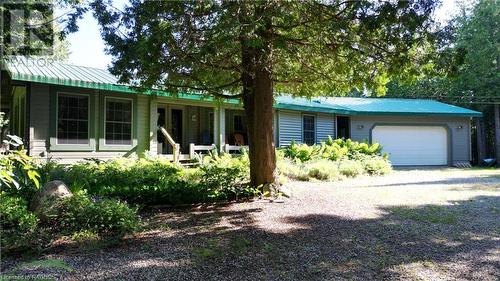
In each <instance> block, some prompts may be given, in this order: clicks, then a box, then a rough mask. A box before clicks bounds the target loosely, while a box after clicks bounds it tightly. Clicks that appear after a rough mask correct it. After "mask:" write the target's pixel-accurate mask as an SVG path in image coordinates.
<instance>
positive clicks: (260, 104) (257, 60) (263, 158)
mask: <svg viewBox="0 0 500 281" xmlns="http://www.w3.org/2000/svg"><path fill="white" fill-rule="evenodd" d="M245 3H246V2H245ZM248 3H252V5H250V6H247V5H244V4H242V5H240V6H239V8H240V9H242V10H246V11H247V12H244V13H243V12H242V13H240V16H241V18H240V21H241V22H242V24H244V23H246V22H251V21H252V20H251V19H249V18H246V17H247V16H248V15H251V17H254V18H259V19H260V20H261V21H263V22H265V25H263V26H262V27H261V28H260V29H259V30H258V31H257V32H256V33H257V35H258V36H259V37H260V39H261V40H262V41H261V42H262V44H261V45H260V46H256V45H255V44H253V43H252V40H253V39H252V38H253V36H254V35H255V34H252V32H253V31H252V32H251V33H249V34H247V33H245V32H244V30H242V33H241V34H240V42H241V47H242V49H241V58H242V61H241V65H242V67H243V71H242V74H241V80H242V84H243V93H242V94H243V95H242V96H243V98H242V99H243V106H244V108H245V113H246V117H247V134H248V140H249V147H250V151H249V158H250V182H251V185H252V186H261V187H262V189H263V190H270V191H274V185H275V184H276V182H277V181H276V178H277V176H276V175H277V174H276V151H275V146H274V130H273V126H274V110H273V104H274V97H273V79H272V67H273V62H272V44H271V36H272V32H271V27H272V25H271V18H270V17H268V16H266V15H265V9H266V7H267V6H268V4H267V3H260V5H255V6H254V3H253V2H248ZM248 11H251V12H248Z"/></svg>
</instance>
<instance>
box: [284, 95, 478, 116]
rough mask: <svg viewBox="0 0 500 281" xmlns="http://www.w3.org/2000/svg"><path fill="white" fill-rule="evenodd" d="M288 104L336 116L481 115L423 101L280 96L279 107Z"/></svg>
mask: <svg viewBox="0 0 500 281" xmlns="http://www.w3.org/2000/svg"><path fill="white" fill-rule="evenodd" d="M289 104H292V105H293V106H294V107H295V109H298V107H300V106H303V110H309V109H314V108H331V109H332V110H334V111H336V112H337V113H340V114H343V113H344V114H349V115H418V116H427V115H429V116H432V115H441V116H471V117H479V116H482V113H481V112H478V111H474V110H470V109H466V108H463V107H458V106H454V105H450V104H446V103H442V102H438V101H434V100H424V99H392V98H349V97H324V98H316V99H311V100H307V99H297V98H291V97H289V96H282V97H278V99H277V107H278V108H280V106H283V107H284V108H286V107H287V106H288V105H289Z"/></svg>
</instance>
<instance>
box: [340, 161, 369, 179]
mask: <svg viewBox="0 0 500 281" xmlns="http://www.w3.org/2000/svg"><path fill="white" fill-rule="evenodd" d="M339 171H340V174H342V175H344V176H346V177H356V176H358V175H360V174H362V173H363V172H364V169H363V165H362V164H361V163H360V162H359V161H355V160H344V161H340V163H339Z"/></svg>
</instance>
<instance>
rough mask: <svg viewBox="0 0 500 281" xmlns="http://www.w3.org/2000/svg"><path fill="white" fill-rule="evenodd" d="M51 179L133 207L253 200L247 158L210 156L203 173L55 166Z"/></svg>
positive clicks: (128, 163) (133, 163) (151, 163)
mask: <svg viewBox="0 0 500 281" xmlns="http://www.w3.org/2000/svg"><path fill="white" fill-rule="evenodd" d="M47 170H49V171H48V172H45V173H44V174H48V176H44V177H47V178H49V179H51V180H54V179H60V180H63V181H64V182H65V183H66V184H67V185H68V186H69V187H70V189H71V190H72V191H79V190H87V192H88V193H89V194H91V195H97V196H102V197H110V198H120V199H122V200H126V201H127V202H130V203H138V204H143V205H154V204H172V205H178V204H189V203H200V202H214V201H219V200H232V199H237V198H241V197H248V196H254V195H255V194H256V192H257V189H255V188H251V187H249V186H248V178H249V161H248V156H247V155H245V154H244V155H242V156H239V157H232V156H230V155H228V154H225V155H222V156H218V155H215V156H212V157H205V159H204V161H203V163H202V164H201V166H200V167H199V168H191V169H186V168H183V167H182V166H179V165H175V164H172V163H171V162H169V161H166V160H161V159H153V158H151V159H138V160H137V159H126V158H122V159H116V160H111V161H104V162H82V163H79V164H75V165H73V166H70V167H66V168H64V167H61V166H58V165H55V166H54V167H50V168H49V169H47Z"/></svg>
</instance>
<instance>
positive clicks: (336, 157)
mask: <svg viewBox="0 0 500 281" xmlns="http://www.w3.org/2000/svg"><path fill="white" fill-rule="evenodd" d="M277 155H278V156H283V157H282V159H281V158H280V157H278V171H279V172H280V173H281V174H283V175H285V176H287V177H290V178H293V179H298V180H309V178H316V179H319V180H335V179H337V178H339V174H342V175H344V176H348V177H355V176H357V175H360V174H363V173H364V172H366V173H368V174H370V175H384V174H387V173H388V172H390V171H391V169H392V168H391V164H390V162H389V161H387V159H386V156H385V155H382V147H381V146H380V144H378V143H374V144H368V143H364V142H357V141H353V140H350V139H336V140H333V139H332V138H331V137H328V140H327V141H325V142H322V143H321V144H320V145H312V146H309V145H306V144H297V143H295V142H292V143H291V144H290V146H288V147H287V148H284V149H281V150H278V154H277Z"/></svg>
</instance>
